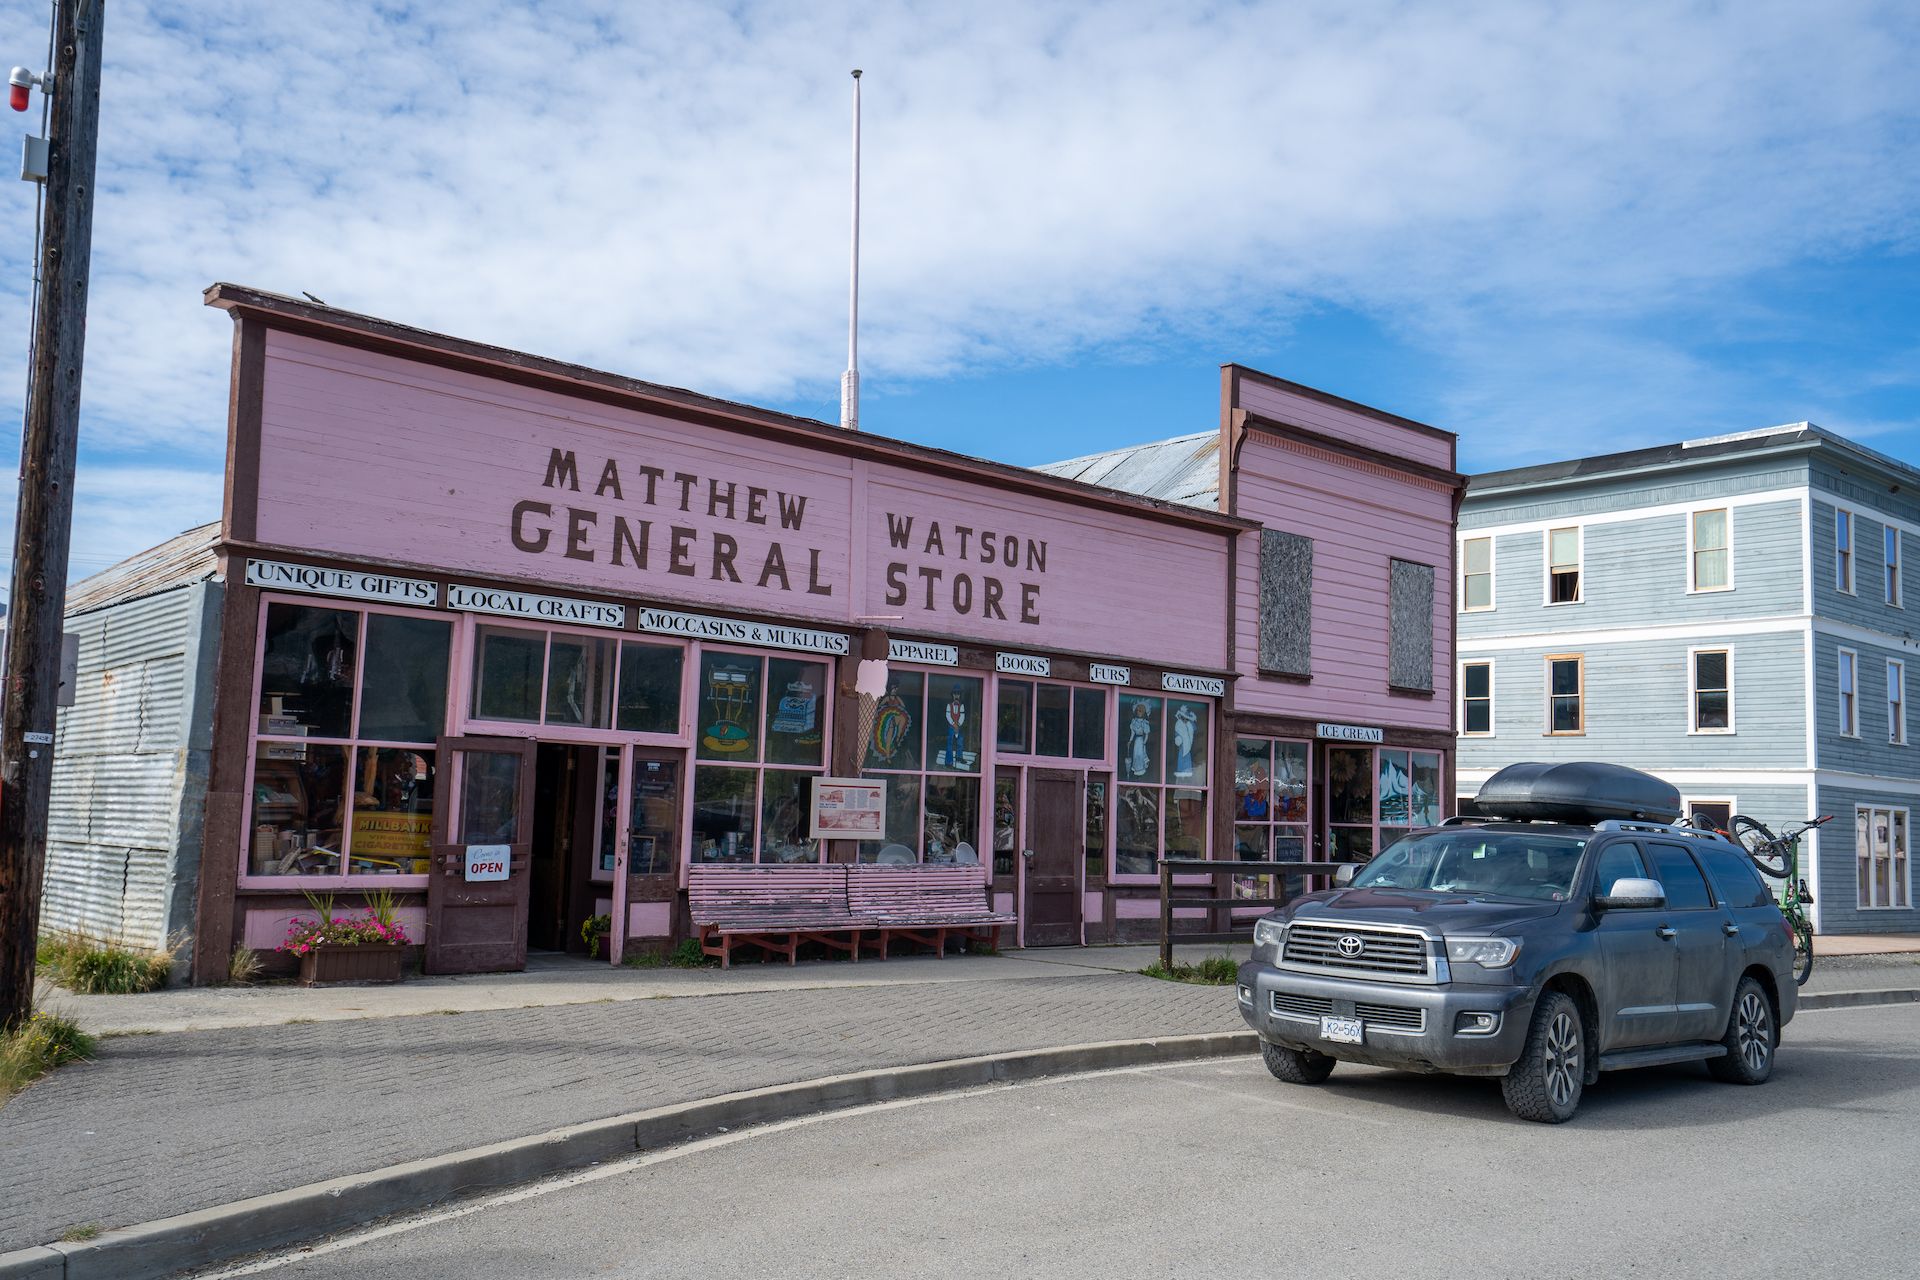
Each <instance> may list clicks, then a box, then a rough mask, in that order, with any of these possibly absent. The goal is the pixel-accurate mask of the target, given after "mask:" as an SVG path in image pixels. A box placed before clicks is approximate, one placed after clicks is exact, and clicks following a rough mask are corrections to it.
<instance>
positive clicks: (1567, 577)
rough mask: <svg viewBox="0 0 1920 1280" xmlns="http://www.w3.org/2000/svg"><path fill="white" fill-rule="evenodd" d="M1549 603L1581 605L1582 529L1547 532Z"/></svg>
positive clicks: (1574, 528)
mask: <svg viewBox="0 0 1920 1280" xmlns="http://www.w3.org/2000/svg"><path fill="white" fill-rule="evenodd" d="M1547 603H1548V604H1579V603H1580V529H1579V527H1578V526H1575V527H1573V528H1570V529H1549V530H1547Z"/></svg>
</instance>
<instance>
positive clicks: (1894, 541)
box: [1884, 525, 1904, 609]
mask: <svg viewBox="0 0 1920 1280" xmlns="http://www.w3.org/2000/svg"><path fill="white" fill-rule="evenodd" d="M1884 541H1885V543H1886V551H1887V554H1886V561H1887V574H1886V577H1887V603H1888V604H1890V605H1892V606H1893V607H1894V608H1896V609H1899V608H1903V607H1904V605H1903V604H1902V603H1901V599H1900V530H1898V529H1896V528H1895V527H1894V526H1892V525H1888V526H1886V532H1885V534H1884Z"/></svg>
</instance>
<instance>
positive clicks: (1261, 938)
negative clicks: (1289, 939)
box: [1253, 920, 1287, 947]
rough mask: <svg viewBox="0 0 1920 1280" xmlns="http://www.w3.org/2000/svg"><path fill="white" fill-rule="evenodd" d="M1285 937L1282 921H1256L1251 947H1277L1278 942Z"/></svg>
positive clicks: (1285, 931)
mask: <svg viewBox="0 0 1920 1280" xmlns="http://www.w3.org/2000/svg"><path fill="white" fill-rule="evenodd" d="M1286 936H1287V925H1286V922H1285V921H1284V920H1256V921H1255V922H1254V925H1253V945H1254V946H1256V947H1277V946H1279V945H1280V940H1281V939H1282V938H1284V937H1286Z"/></svg>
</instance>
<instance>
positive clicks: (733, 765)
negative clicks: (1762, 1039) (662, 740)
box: [691, 649, 832, 864]
mask: <svg viewBox="0 0 1920 1280" xmlns="http://www.w3.org/2000/svg"><path fill="white" fill-rule="evenodd" d="M831 691H832V685H831V683H830V681H829V668H828V666H827V664H826V663H824V662H820V661H817V660H814V659H809V658H789V657H767V656H762V655H760V654H754V653H742V652H735V651H733V650H728V649H706V650H704V651H703V652H702V653H701V655H700V670H699V673H698V680H697V682H696V685H695V689H694V695H695V698H696V702H697V705H696V706H695V708H694V717H695V718H694V729H693V737H694V770H693V823H692V853H691V857H692V859H693V861H694V862H696V863H714V862H760V863H775V864H781V863H796V862H818V861H820V858H821V843H820V841H818V840H813V839H810V838H809V837H808V835H807V831H808V813H809V806H810V802H811V799H812V780H813V779H814V778H815V777H818V776H819V775H820V774H821V772H822V771H823V769H824V768H825V765H826V759H827V743H828V742H829V741H831V736H830V726H829V723H828V721H829V714H830V709H831V705H832V697H831V696H830V695H831Z"/></svg>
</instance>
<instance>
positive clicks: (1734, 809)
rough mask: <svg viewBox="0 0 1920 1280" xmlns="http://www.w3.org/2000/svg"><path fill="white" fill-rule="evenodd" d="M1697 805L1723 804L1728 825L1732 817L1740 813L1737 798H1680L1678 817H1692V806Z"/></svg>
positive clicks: (1738, 798)
mask: <svg viewBox="0 0 1920 1280" xmlns="http://www.w3.org/2000/svg"><path fill="white" fill-rule="evenodd" d="M1697 804H1723V805H1725V806H1727V821H1728V822H1729V823H1731V822H1732V821H1733V815H1734V814H1736V813H1738V812H1740V797H1739V796H1681V797H1680V816H1681V817H1682V818H1686V817H1690V816H1692V814H1693V806H1695V805H1697Z"/></svg>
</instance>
